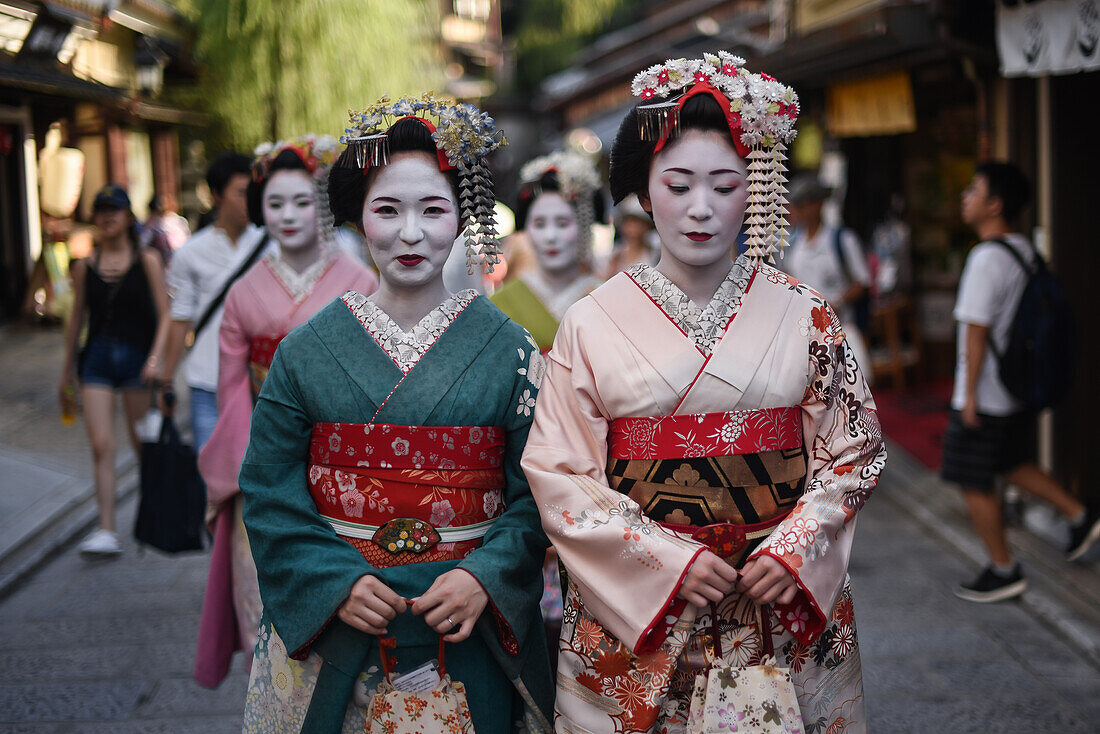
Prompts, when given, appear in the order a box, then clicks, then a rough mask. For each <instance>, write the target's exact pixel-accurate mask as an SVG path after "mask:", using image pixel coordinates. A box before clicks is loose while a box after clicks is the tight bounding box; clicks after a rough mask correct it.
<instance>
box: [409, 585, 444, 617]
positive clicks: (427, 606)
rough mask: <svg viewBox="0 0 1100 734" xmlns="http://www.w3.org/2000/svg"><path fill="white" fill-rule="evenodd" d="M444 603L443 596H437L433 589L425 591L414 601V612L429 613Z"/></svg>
mask: <svg viewBox="0 0 1100 734" xmlns="http://www.w3.org/2000/svg"><path fill="white" fill-rule="evenodd" d="M442 603H443V598H442V597H441V596H436V595H434V594H432V593H431V589H429V590H428V591H426V592H424V594H423V595H421V596H420V597H418V598H417V599H415V600H414V601H413V605H412V613H413V614H427V613H428V612H430V611H432V610H433V609H435V608H436V607H438V606H439V605H440V604H442Z"/></svg>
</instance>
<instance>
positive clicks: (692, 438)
mask: <svg viewBox="0 0 1100 734" xmlns="http://www.w3.org/2000/svg"><path fill="white" fill-rule="evenodd" d="M607 441H608V448H609V452H610V456H611V458H613V459H628V460H633V459H683V458H691V457H702V456H735V455H740V454H757V453H761V452H765V451H782V450H786V449H794V448H800V447H801V446H802V410H801V409H800V408H798V407H789V408H765V409H762V410H738V411H734V412H732V413H689V414H684V415H664V416H656V417H648V416H646V417H637V418H617V419H615V420H613V421H611V430H610V432H609V434H608V437H607Z"/></svg>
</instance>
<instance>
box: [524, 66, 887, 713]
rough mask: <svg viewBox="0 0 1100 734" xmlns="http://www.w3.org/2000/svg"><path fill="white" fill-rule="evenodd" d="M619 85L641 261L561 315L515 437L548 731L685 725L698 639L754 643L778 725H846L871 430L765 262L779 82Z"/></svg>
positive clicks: (620, 191)
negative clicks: (565, 579) (549, 580)
mask: <svg viewBox="0 0 1100 734" xmlns="http://www.w3.org/2000/svg"><path fill="white" fill-rule="evenodd" d="M634 91H635V94H636V95H638V96H639V97H641V98H642V103H641V104H640V105H639V106H638V107H636V108H635V109H633V110H632V111H631V112H630V113H628V115H627V117H626V118H625V119H624V121H623V123H622V125H621V126H620V128H619V133H618V137H617V138H616V141H615V144H614V146H613V148H612V152H611V172H610V173H611V175H610V178H611V192H612V196H613V198H614V199H616V200H621V199H622V198H623V197H625V196H626V195H628V194H631V193H634V194H637V195H638V197H639V199H640V200H641V203H642V205H643V206H644V207H645V208H646V209H647V210H648V211H649V212H650V213H651V214H652V215H653V220H654V224H655V226H656V229H657V233H658V235H659V236H660V242H661V259H660V262H659V263H658V264H657V266H655V267H651V266H648V265H638V266H635V267H633V268H631V269H630V270H629V271H627V272H625V273H620V274H619V275H616V276H615V277H613V278H612V279H611V280H609V281H608V282H607V283H605V284H604V285H602V286H600V287H599V288H597V289H596V290H595V291H593V292H592V293H591V294H590V295H589V296H588V297H586V298H584V299H582V300H580V301H578V302H577V304H576V305H574V306H573V308H571V309H570V310H569V312H568V313H567V314H566V315H565V319H564V320H563V322H562V324H561V327H560V328H559V330H558V335H557V339H556V340H555V342H554V348H553V349H552V350H551V352H550V357H549V362H550V364H549V367H548V372H547V377H546V380H545V381H544V384H543V389H542V392H541V393H540V395H539V405H538V410H537V411H536V413H535V421H534V425H533V427H532V429H531V435H530V439H529V441H528V443H527V448H526V450H525V452H524V457H523V468H524V469H525V470H526V472H527V476H528V479H529V481H530V482H531V491H532V493H533V494H534V496H535V499H536V500H537V501H538V503H539V506H540V509H541V510H542V518H543V526H544V528H545V529H546V532H547V534H548V535H549V536H550V539H551V542H553V544H554V546H555V548H557V551H558V555H559V557H560V558H561V560H562V563H563V564H564V565H565V567H566V569H567V571H568V575H569V579H570V585H569V589H568V592H567V596H566V600H565V613H564V624H563V626H562V632H561V638H560V641H559V647H558V655H559V657H558V660H559V662H558V692H557V701H556V714H557V719H556V720H557V723H558V730H559V731H566V732H572V731H584V732H599V733H601V734H602V733H605V732H606V733H607V734H610V733H611V732H616V733H617V732H647V731H669V732H678V731H683V730H684V728H685V726H686V720H687V716H688V713H689V701H690V699H691V694H692V685H693V683H694V680H695V676H696V674H698V673H700V672H702V671H704V670H705V669H706V668H707V667H708V666H709V665H710V664H711V662H712V661H713V660H714V657H715V654H716V653H717V652H718V650H721V651H722V652H721V653H720V654H721V655H722V657H723V659H724V660H725V661H726V662H727V663H729V664H731V665H733V666H735V667H736V666H743V665H748V664H757V663H759V662H760V660H761V658H762V657H763V655H764V654H765V652H766V650H767V648H768V647H769V646H768V645H767V644H765V643H766V642H769V641H770V642H772V643H773V645H772V646H773V647H774V651H775V654H776V655H777V657H778V662H779V665H780V666H782V667H787V668H789V669H790V672H791V675H792V679H793V684H794V687H795V690H796V692H797V697H798V704H799V706H800V707H801V723H800V722H798V721H797V718H798V713H797V712H793V710H792V711H790V712H788V711H787V710H784V711H783V712H780V713H781V714H782V715H783V717H784V720H783V723H784V725H785V726H788V727H795V728H794V729H785V730H787V731H792V730H795V731H798V730H801V728H802V726H803V725H805V726H807V727H810V726H812V727H813V731H825V730H826V729H831V730H834V731H839V730H841V729H843V730H844V731H846V732H858V731H866V718H865V716H864V710H863V701H862V678H861V673H860V662H859V653H858V649H857V646H856V640H855V626H854V621H853V612H852V599H851V592H850V590H849V588H848V585H847V574H846V571H847V565H848V555H849V550H850V548H851V543H852V535H853V531H854V529H855V523H854V522H852V521H853V520H854V518H855V516H856V514H857V512H858V511H859V509H860V507H862V506H863V503H864V502H865V501H866V499H867V497H868V496H869V494H870V493H871V490H872V489H873V488H874V486H875V484H876V482H877V480H878V476H879V474H880V472H881V470H882V467H883V464H884V462H885V451H884V449H883V446H882V439H881V433H880V430H879V425H878V420H877V418H876V415H875V410H874V401H873V400H872V398H871V396H870V394H869V393H868V391H867V388H866V385H865V383H864V380H863V377H862V375H861V374H860V372H859V368H858V366H857V365H856V364H855V362H854V361H853V360H852V359H851V354H850V350H849V349H848V348H847V346H846V344H845V341H844V334H843V331H842V330H841V329H840V324H839V321H838V320H837V318H836V316H835V315H834V314H833V312H832V310H831V309H830V308H829V306H828V304H827V303H826V302H825V300H824V299H823V298H822V297H821V296H820V295H819V294H817V293H815V292H814V291H813V290H811V289H810V288H808V287H806V286H805V285H803V284H801V283H799V282H798V281H796V280H794V279H793V278H791V277H789V276H787V275H785V274H783V273H781V272H779V271H777V270H775V269H774V268H772V267H770V266H768V265H766V264H764V261H766V260H768V259H769V258H770V256H771V254H772V253H773V252H775V251H777V250H778V249H779V248H780V247H782V246H783V244H784V238H785V236H786V222H785V220H784V214H785V210H784V207H783V191H784V189H783V182H784V178H783V171H784V170H785V169H784V163H783V162H784V147H785V145H786V144H787V143H789V142H790V141H791V140H792V139H793V137H794V129H793V126H794V121H795V119H796V117H797V115H798V99H797V96H796V95H795V93H794V90H792V89H790V88H789V87H787V86H785V85H783V84H780V83H779V82H777V81H776V80H774V79H773V78H771V77H768V76H767V75H764V74H753V73H750V72H749V71H747V70H746V69H745V68H744V61H743V60H742V59H739V58H737V57H735V56H731V55H730V54H726V53H721V54H718V55H707V56H705V57H704V58H703V59H695V60H686V59H677V60H673V61H669V62H666V63H664V64H660V65H657V66H654V67H651V68H650V69H647V70H646V71H644V72H642V73H640V74H639V75H638V76H637V78H636V79H635V84H634ZM746 214H747V219H746ZM743 220H744V221H745V223H746V224H747V235H748V250H747V252H746V253H745V254H743V255H741V256H740V257H738V258H737V260H736V261H735V262H734V263H733V265H732V267H731V265H730V260H729V257H730V250H731V247H732V246H733V244H734V242H735V241H736V239H737V237H738V233H739V231H740V229H741V225H742V221H743ZM714 630H717V634H718V638H717V639H716V638H715V637H714V632H713V631H714ZM734 713H742V712H734ZM777 715H778V714H777ZM731 716H733V714H731ZM734 722H735V718H731V719H730V722H729V723H730V724H733V726H730V727H729V728H730V730H733V727H734V726H736V724H735V723H734ZM746 723H748V722H747V721H746Z"/></svg>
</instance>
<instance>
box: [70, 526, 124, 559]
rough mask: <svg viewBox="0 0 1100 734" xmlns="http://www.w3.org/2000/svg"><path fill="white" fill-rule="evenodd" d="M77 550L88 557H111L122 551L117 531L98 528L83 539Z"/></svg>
mask: <svg viewBox="0 0 1100 734" xmlns="http://www.w3.org/2000/svg"><path fill="white" fill-rule="evenodd" d="M77 552H79V553H80V555H81V556H83V557H84V558H89V559H91V558H113V557H115V556H117V555H119V554H120V553H122V542H121V541H120V540H119V539H118V533H112V532H111V531H110V530H104V529H103V528H99V529H98V530H95V531H93V532H92V533H91V534H90V535H89V536H88V537H87V538H85V539H84V541H83V542H82V543H81V544H80V545H79V546H78V547H77Z"/></svg>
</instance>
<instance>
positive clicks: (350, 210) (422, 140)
mask: <svg viewBox="0 0 1100 734" xmlns="http://www.w3.org/2000/svg"><path fill="white" fill-rule="evenodd" d="M386 146H387V148H386V149H387V152H388V154H389V155H390V156H393V155H395V154H397V153H409V152H420V153H427V154H429V155H431V156H432V160H435V156H436V155H437V153H438V149H437V148H436V147H435V141H434V140H432V133H431V131H430V130H428V128H427V127H426V126H425V125H424V123H422V122H421V121H419V120H416V119H413V118H406V119H403V120H398V121H397V122H395V123H394V124H393V127H391V128H390V129H389V132H387V133H386ZM353 156H354V153H352V152H351V151H350V149H345V150H344V152H343V153H341V154H340V158H339V159H337V161H336V163H335V164H334V165H333V166H332V170H331V171H329V174H328V201H329V207H330V208H331V209H332V216H333V217H335V219H336V226H337V227H339V226H340V225H341V224H343V223H344V222H350V223H351V224H353V225H355V226H356V227H360V226H362V224H363V204H364V202H365V201H366V198H367V190H368V189H369V188H370V184H371V181H373V180H374V171H370V170H368V171H367V174H366V175H363V169H362V168H358V167H356V165H355V161H354V160H352V157H353ZM443 175H444V176H445V177H446V178H447V181H448V183H450V184H451V191H452V192H453V193H454V197H455V204H456V205H457V204H458V171H453V170H452V171H444V172H443ZM459 226H460V227H461V226H462V223H461V222H460V223H459Z"/></svg>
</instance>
